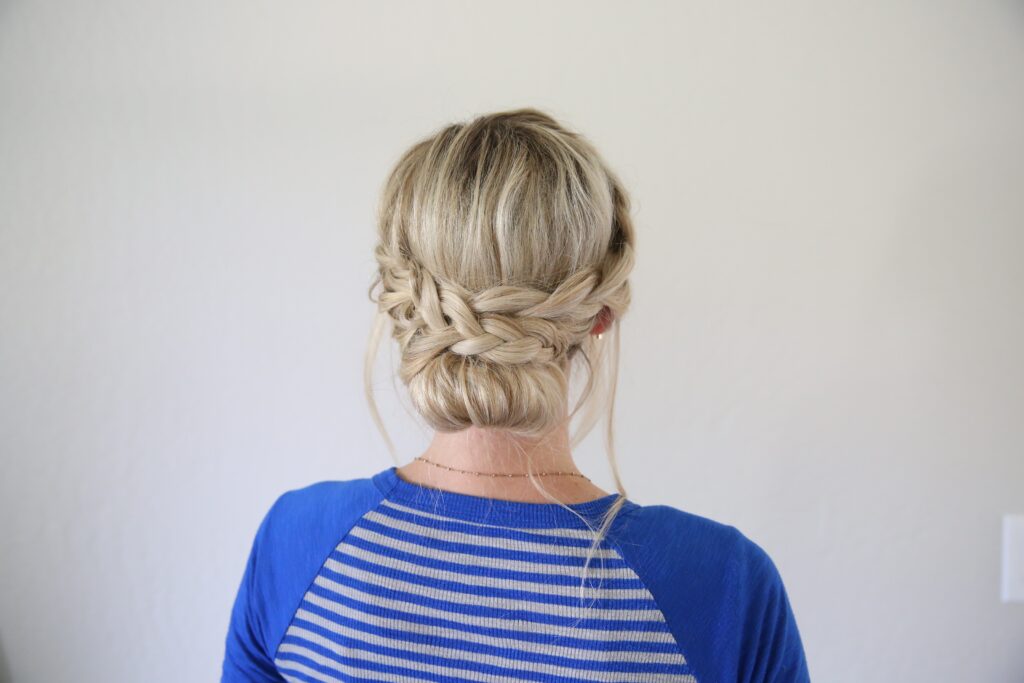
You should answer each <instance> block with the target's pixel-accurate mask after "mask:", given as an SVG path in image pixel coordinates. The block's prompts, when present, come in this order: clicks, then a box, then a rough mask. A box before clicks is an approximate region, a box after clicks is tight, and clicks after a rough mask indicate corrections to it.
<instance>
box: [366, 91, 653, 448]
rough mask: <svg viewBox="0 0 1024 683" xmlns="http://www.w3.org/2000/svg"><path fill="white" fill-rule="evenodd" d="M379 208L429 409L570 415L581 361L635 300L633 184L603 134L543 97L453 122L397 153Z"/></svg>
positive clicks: (416, 391)
mask: <svg viewBox="0 0 1024 683" xmlns="http://www.w3.org/2000/svg"><path fill="white" fill-rule="evenodd" d="M378 220H379V226H378V227H379V238H380V242H379V244H378V245H377V248H376V258H377V262H378V272H377V275H376V277H375V279H374V283H373V285H372V286H371V292H372V290H373V289H374V288H377V289H378V290H379V291H378V292H377V297H376V299H375V301H376V302H377V304H378V307H379V310H380V311H381V312H382V313H386V314H387V315H388V316H389V317H390V319H391V321H392V334H393V336H394V338H395V339H396V340H397V341H398V343H399V347H400V350H401V362H400V366H399V375H400V377H401V378H402V381H403V382H404V383H405V384H406V385H407V386H408V389H409V393H410V396H411V398H412V401H413V404H414V405H415V407H416V409H417V410H418V411H419V412H420V414H422V415H423V417H424V418H425V419H426V420H427V422H428V423H429V424H430V425H431V426H432V427H433V428H434V429H437V430H440V431H457V430H461V429H464V428H466V427H470V426H477V427H488V428H500V429H507V430H509V431H511V432H514V433H517V434H523V435H540V434H543V433H544V432H546V431H548V430H549V429H550V428H552V427H553V426H555V425H556V424H559V423H560V422H561V421H562V420H564V419H566V418H568V417H569V415H570V414H569V412H568V401H567V395H568V388H569V372H570V368H571V363H572V361H573V359H574V358H578V357H582V358H583V359H584V362H585V363H586V364H587V365H590V364H591V363H592V361H593V359H594V358H595V357H596V356H598V355H600V354H599V353H598V352H599V351H600V349H599V345H600V344H602V342H601V341H600V340H598V339H596V338H595V337H594V336H593V335H591V331H592V329H593V328H594V326H595V323H597V322H598V321H599V320H602V321H604V322H610V323H611V325H613V326H617V324H618V321H619V320H621V318H622V315H623V314H624V313H625V311H626V309H627V307H628V306H629V302H630V288H629V281H628V279H627V278H628V275H629V272H630V270H631V268H632V265H633V244H634V234H633V227H632V223H631V221H630V217H629V198H628V195H627V193H626V192H625V190H624V189H623V188H622V186H621V184H620V183H619V180H618V178H617V177H616V176H615V174H614V173H612V172H611V171H610V170H609V168H608V167H607V165H606V164H605V163H604V161H603V160H602V159H601V157H600V155H599V154H598V153H597V151H596V150H595V149H594V148H593V146H592V145H591V144H590V143H589V142H588V141H587V140H586V139H584V138H583V137H582V136H580V135H579V134H577V133H574V132H572V131H570V130H567V129H566V128H565V127H563V126H562V125H560V124H559V123H558V122H556V121H555V120H554V119H553V118H551V117H550V116H548V115H547V114H544V113H542V112H540V111H537V110H535V109H520V110H515V111H507V112H500V113H494V114H489V115H485V116H480V117H478V118H476V119H474V120H472V121H470V122H468V123H457V124H453V125H450V126H447V127H445V128H443V129H442V130H440V131H439V132H437V133H436V134H435V135H432V136H430V137H428V138H426V139H424V140H422V141H420V142H418V143H416V144H415V145H413V146H412V147H411V148H410V149H409V150H408V151H406V152H405V154H403V155H402V157H401V158H400V159H399V161H398V162H397V164H396V165H395V167H394V169H393V170H392V171H391V174H390V175H389V177H388V179H387V182H386V184H385V186H384V191H383V194H382V197H381V202H380V207H379V218H378ZM614 332H617V330H614ZM616 339H617V336H616ZM590 372H591V373H593V368H592V367H591V368H590ZM590 386H591V383H590V381H589V380H588V383H587V387H588V389H589V388H590ZM584 393H586V392H584ZM583 398H585V396H583V397H581V402H582V400H583Z"/></svg>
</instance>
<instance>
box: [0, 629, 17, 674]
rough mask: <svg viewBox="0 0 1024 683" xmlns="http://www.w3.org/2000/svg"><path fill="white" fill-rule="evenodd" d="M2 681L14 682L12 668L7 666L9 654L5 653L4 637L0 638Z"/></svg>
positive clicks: (0, 671)
mask: <svg viewBox="0 0 1024 683" xmlns="http://www.w3.org/2000/svg"><path fill="white" fill-rule="evenodd" d="M0 683H14V678H13V677H11V670H10V669H9V668H8V667H7V655H6V654H4V639H3V638H0Z"/></svg>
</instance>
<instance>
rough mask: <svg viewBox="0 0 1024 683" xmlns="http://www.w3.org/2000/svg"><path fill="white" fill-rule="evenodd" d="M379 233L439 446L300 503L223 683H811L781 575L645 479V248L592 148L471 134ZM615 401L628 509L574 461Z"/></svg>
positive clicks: (402, 337)
mask: <svg viewBox="0 0 1024 683" xmlns="http://www.w3.org/2000/svg"><path fill="white" fill-rule="evenodd" d="M379 231H380V243H379V245H378V246H377V248H376V258H377V262H378V265H379V271H378V275H377V277H376V278H375V280H374V283H373V286H372V287H371V299H373V300H374V301H375V302H376V303H377V305H378V308H379V313H380V315H379V316H378V321H383V322H384V323H390V325H391V329H392V333H393V336H394V338H395V339H396V340H397V342H398V346H399V348H400V350H401V363H400V369H399V373H400V376H401V378H402V380H403V382H404V383H405V385H406V386H407V387H408V390H409V394H410V396H411V399H412V402H413V404H414V405H415V407H416V409H417V410H418V412H419V413H420V414H421V415H422V416H423V418H424V419H425V420H426V421H427V422H428V423H429V424H430V426H431V427H433V428H434V430H436V434H435V436H434V438H433V441H432V443H431V444H430V446H429V447H428V448H427V449H426V451H425V452H424V453H423V454H421V455H420V456H418V457H417V458H415V459H414V460H412V461H411V462H409V463H408V464H405V465H403V466H401V467H390V468H388V469H385V470H383V471H380V472H378V473H377V474H375V475H373V476H371V477H366V478H361V479H352V480H348V481H327V482H321V483H318V484H314V485H311V486H309V487H306V488H303V489H299V490H295V491H290V492H288V493H285V494H284V495H282V496H281V497H280V498H279V499H278V500H277V502H276V503H275V504H274V505H273V507H272V508H271V509H270V511H269V512H268V513H267V515H266V517H265V518H264V520H263V523H262V524H261V526H260V528H259V531H258V532H257V534H256V538H255V542H254V544H253V548H252V552H251V554H250V557H249V563H248V565H247V567H246V570H245V573H244V577H243V580H242V584H241V586H240V588H239V591H238V595H237V598H236V601H235V605H234V609H233V612H232V615H231V622H230V628H229V632H228V636H227V647H226V653H225V657H224V665H223V678H222V681H282V680H284V681H403V682H404V681H621V682H630V683H632V682H645V681H671V682H680V683H682V682H687V683H725V682H726V681H743V682H754V681H757V682H761V681H764V682H768V681H771V682H774V683H781V682H783V681H785V682H789V681H808V672H807V665H806V661H805V657H804V652H803V648H802V645H801V640H800V635H799V632H798V630H797V626H796V623H795V621H794V618H793V614H792V610H791V608H790V604H789V601H788V599H787V596H786V591H785V589H784V587H783V584H782V580H781V579H780V577H779V574H778V571H777V570H776V568H775V565H774V564H773V563H772V561H771V559H770V558H769V557H768V555H767V554H766V553H765V552H764V551H763V550H762V549H761V548H760V547H759V546H757V545H756V544H755V543H753V542H752V541H750V540H749V539H747V538H746V537H745V536H744V535H743V534H742V533H740V532H739V531H737V530H736V529H735V528H733V527H731V526H726V525H723V524H719V523H716V522H714V521H711V520H709V519H705V518H702V517H699V516H696V515H693V514H689V513H687V512H684V511H681V510H678V509H676V508H673V507H669V506H664V505H641V504H639V503H636V502H634V501H632V500H630V499H628V498H627V497H626V495H625V491H624V489H623V487H622V484H621V482H620V481H619V478H618V475H617V472H616V468H615V459H614V451H613V450H612V447H611V446H612V438H611V437H612V432H611V425H612V404H613V399H614V389H615V373H616V367H615V366H616V364H617V357H618V323H619V321H620V320H621V319H622V316H623V314H624V313H625V311H626V309H627V307H628V305H629V302H630V289H629V281H628V276H629V273H630V270H631V268H632V265H633V249H634V233H633V226H632V223H631V220H630V216H629V199H628V195H627V193H626V191H625V190H624V189H623V187H622V185H621V184H620V182H619V180H618V178H617V177H616V175H615V174H614V173H613V172H612V171H611V170H610V169H609V168H608V167H607V165H606V164H605V162H604V161H603V160H602V158H601V157H600V155H599V154H598V153H597V151H596V150H595V149H594V148H593V147H592V145H591V144H590V143H589V142H587V141H586V140H585V139H584V138H583V137H582V136H580V135H578V134H576V133H574V132H571V131H569V130H567V129H566V128H565V127H563V126H561V125H559V124H558V123H557V122H556V121H555V120H553V119H552V118H551V117H550V116H548V115H546V114H544V113H542V112H539V111H537V110H534V109H521V110H516V111H509V112H501V113H496V114H491V115H487V116H481V117H478V118H476V119H475V120H473V121H471V122H469V123H465V124H455V125H451V126H448V127H446V128H444V129H443V130H441V131H439V132H438V133H437V134H436V135H433V136H431V137H429V138H427V139H424V140H422V141H421V142H419V143H417V144H416V145H414V146H413V147H412V148H410V149H409V150H408V151H407V152H406V153H405V154H404V155H403V156H402V158H401V159H400V160H399V162H398V164H397V165H396V167H395V168H394V169H393V171H392V173H391V175H390V177H389V179H388V182H387V184H386V186H385V188H384V192H383V197H382V201H381V204H380V212H379ZM374 290H377V295H376V298H374V296H373V292H374ZM380 331H381V327H380V325H378V326H377V328H376V331H375V333H374V335H373V341H372V342H371V353H369V354H368V357H367V371H368V372H367V378H366V380H367V384H366V386H367V390H368V394H369V395H370V401H371V403H370V404H371V407H372V408H373V411H372V412H373V415H374V419H375V420H376V421H377V423H378V425H380V418H379V416H378V414H377V411H376V408H375V407H374V404H373V400H372V394H371V393H370V392H369V387H370V375H369V369H370V368H372V367H373V362H374V357H375V355H376V354H375V352H373V351H372V349H375V348H376V346H377V340H378V339H379V338H380ZM602 370H603V371H604V374H602ZM570 377H572V378H582V379H580V383H582V384H583V386H582V389H581V391H580V392H579V397H578V399H577V400H576V401H575V402H573V403H574V407H573V409H572V410H569V406H570V401H569V395H570V393H572V392H571V391H570V389H571V386H570ZM598 389H604V391H598ZM598 396H604V398H605V400H604V402H603V405H604V406H605V407H606V409H607V429H608V432H607V444H608V447H609V459H610V461H611V464H612V472H613V474H614V475H615V483H616V486H617V489H618V492H617V493H609V492H607V491H604V490H603V489H601V488H600V487H598V486H596V485H595V484H593V483H592V482H591V481H590V479H589V478H587V477H586V476H584V475H583V473H582V472H580V471H579V469H578V468H577V467H576V465H575V464H574V462H573V456H572V453H571V449H570V447H571V445H573V444H575V443H577V442H578V440H579V438H581V437H582V433H583V432H585V431H586V428H587V427H589V426H591V425H592V424H593V423H594V419H595V417H594V416H595V414H596V408H600V407H601V405H602V403H601V401H599V400H597V397H598ZM584 406H586V407H588V408H589V410H586V411H584V412H583V413H580V414H581V415H583V416H584V417H583V418H582V420H581V425H582V426H581V430H580V432H578V433H577V435H576V438H575V440H571V439H570V437H569V421H570V419H572V418H574V417H575V416H576V414H577V413H578V412H579V411H580V409H581V407H584ZM385 440H387V436H386V433H385ZM388 445H389V447H390V446H391V444H390V441H388ZM392 451H393V449H392Z"/></svg>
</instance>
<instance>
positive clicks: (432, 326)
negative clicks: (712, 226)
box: [375, 244, 633, 381]
mask: <svg viewBox="0 0 1024 683" xmlns="http://www.w3.org/2000/svg"><path fill="white" fill-rule="evenodd" d="M623 247H624V248H623V249H621V250H620V251H618V252H609V258H608V259H606V260H605V262H604V263H603V264H602V267H601V268H584V269H582V270H580V271H578V272H576V273H574V274H573V275H571V276H570V277H568V278H566V279H565V280H564V281H562V282H561V283H560V284H559V285H558V287H556V288H555V290H554V291H552V292H545V291H542V290H538V289H533V288H529V287H518V286H509V285H499V286H495V287H491V288H488V289H486V290H483V291H480V292H475V293H474V292H470V291H469V290H467V289H466V288H465V287H463V286H461V285H459V284H457V283H454V282H451V281H448V280H445V279H443V278H440V277H438V276H436V275H433V274H431V273H430V272H429V271H427V270H426V269H425V268H423V267H422V266H420V265H419V264H418V263H417V262H416V261H414V260H411V259H408V258H405V257H403V256H401V255H400V254H398V253H396V252H395V251H392V250H389V249H387V248H386V247H385V246H384V245H378V246H377V248H376V252H375V253H376V257H377V261H378V266H379V272H378V279H377V282H378V283H379V284H380V285H381V292H380V294H379V297H378V299H377V300H376V301H377V304H378V308H379V310H380V311H381V312H384V313H387V314H388V315H389V316H390V317H391V318H392V320H393V321H394V325H393V336H394V337H395V339H397V340H398V342H399V344H400V346H401V348H402V351H403V357H404V358H405V361H406V362H404V363H403V366H402V369H401V374H402V377H403V379H404V380H405V381H409V380H410V379H411V378H412V377H414V376H416V375H417V374H419V373H420V372H421V371H422V370H423V369H424V368H425V367H426V366H427V365H428V364H430V363H431V362H432V361H433V360H434V359H436V358H437V357H438V356H439V355H441V354H443V353H451V354H455V355H457V356H464V357H473V358H477V359H480V360H482V361H487V362H490V363H494V364H500V365H523V364H527V363H554V362H557V361H559V360H560V359H562V358H564V357H566V356H567V355H568V354H569V353H570V352H571V351H572V350H573V349H574V348H575V347H577V346H578V345H579V343H580V342H581V341H582V339H584V338H585V337H586V335H587V334H588V333H589V331H590V329H591V328H592V326H593V323H594V320H595V319H596V317H597V315H598V313H600V311H601V308H602V307H603V306H605V305H608V304H609V303H611V304H617V305H614V306H610V308H613V309H615V308H620V307H622V308H624V306H623V301H622V300H623V299H625V300H626V301H625V303H628V291H629V284H628V281H627V280H626V277H627V276H628V273H629V271H630V269H631V267H632V259H633V257H632V249H631V248H630V247H629V245H628V244H625V245H623Z"/></svg>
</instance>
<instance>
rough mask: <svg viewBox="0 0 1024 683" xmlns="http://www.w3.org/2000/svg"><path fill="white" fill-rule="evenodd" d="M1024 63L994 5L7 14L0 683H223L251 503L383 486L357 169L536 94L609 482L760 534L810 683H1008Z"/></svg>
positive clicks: (140, 9) (1021, 629) (405, 452)
mask: <svg viewBox="0 0 1024 683" xmlns="http://www.w3.org/2000/svg"><path fill="white" fill-rule="evenodd" d="M1022 74H1024V9H1022V6H1021V5H1020V3H1015V2H1009V1H1005V2H990V1H981V2H979V1H977V0H963V1H962V2H951V1H945V0H939V1H933V2H924V1H920V2H892V1H881V0H879V1H877V2H849V3H847V2H832V3H821V2H812V1H810V0H807V1H806V2H796V1H786V2H780V3H761V2H747V3H737V2H719V3H696V2H691V3H678V2H645V3H630V4H629V5H628V6H627V5H626V4H625V3H619V2H522V1H520V2H515V3H511V2H400V3H399V2H374V3H370V2H366V3H351V2H347V3H346V2H289V3H283V2H282V3H266V2H240V1H239V2H213V3H210V2H194V1H188V2H180V1H179V2H163V3H156V2H137V1H133V2H128V1H125V2H87V3H77V2H64V3H60V2H38V3H33V2H24V1H15V0H9V1H8V2H4V3H3V4H2V5H0V452H2V458H3V460H2V469H0V647H2V652H3V655H2V658H0V680H8V681H10V680H13V681H17V682H18V683H55V682H64V681H68V682H72V681H74V682H80V681H149V682H153V683H171V682H175V683H177V682H180V681H210V680H215V679H216V678H217V676H218V675H219V666H220V659H221V656H222V653H223V637H224V634H225V632H226V627H227V619H228V613H229V609H230V605H231V602H232V600H233V599H234V594H235V591H236V589H237V584H238V581H239V579H240V578H241V572H242V569H243V565H244V562H245V557H246V554H247V552H248V549H249V544H250V543H251V540H252V534H253V533H254V532H255V529H256V525H257V524H258V522H259V520H260V518H261V516H262V515H263V513H264V512H265V511H266V509H267V507H268V506H269V505H270V503H271V502H272V501H273V500H274V498H276V497H277V495H279V494H280V493H281V492H283V491H285V490H287V489H290V488H294V487H298V486H303V485H305V484H308V483H311V482H314V481H318V480H321V479H349V478H355V477H362V476H367V475H369V474H372V473H374V472H377V471H379V470H381V469H383V468H385V467H387V466H389V465H391V464H392V461H391V460H390V459H389V456H388V455H387V453H386V450H385V449H384V447H383V445H382V441H381V439H380V438H379V436H378V435H377V434H376V432H375V431H374V428H373V426H372V423H371V421H370V419H369V415H368V411H367V408H366V405H365V403H364V400H363V396H362V385H361V362H362V355H363V351H364V348H365V340H366V333H367V330H368V325H369V321H370V318H371V314H372V305H371V304H370V302H369V300H368V298H367V296H366V288H367V286H368V284H369V281H370V277H371V274H372V268H373V261H372V255H371V249H372V245H373V239H374V236H373V232H374V226H373V218H374V216H373V213H374V208H375V202H376V199H377V193H378V192H379V189H380V185H381V183H382V182H383V179H384V175H385V173H386V172H387V170H388V168H389V167H390V165H391V164H392V163H393V162H394V161H395V159H396V158H397V156H398V155H399V154H400V153H401V152H402V151H403V150H404V149H405V148H406V147H407V146H408V145H409V144H411V143H412V142H413V141H414V140H416V139H418V138H419V137H421V136H422V135H425V134H427V133H429V132H431V131H432V130H434V129H436V128H437V127H439V126H441V125H443V124H445V123H447V122H449V121H453V120H463V119H466V118H469V117H471V116H473V115H475V114H478V113H483V112H488V111H494V110H498V109H505V108H511V107H519V106H536V107H540V108H542V109H545V110H546V111H548V112H550V113H551V114H553V115H555V116H556V117H558V118H560V119H562V120H564V121H566V122H567V123H568V124H570V125H571V126H573V127H575V128H578V129H579V130H581V131H582V132H583V133H585V134H586V135H588V136H589V137H590V138H591V139H592V140H593V141H594V143H595V144H596V145H597V146H598V148H599V149H601V150H602V151H603V153H604V154H605V156H606V157H607V159H608V160H609V163H610V164H611V165H612V166H613V167H614V168H616V169H617V170H618V171H619V173H620V174H621V175H622V177H623V180H624V181H625V183H626V184H627V186H628V187H629V189H630V191H631V192H632V193H633V197H634V201H635V212H634V216H635V219H636V221H637V229H638V244H637V248H638V262H637V269H636V271H635V276H634V279H633V281H634V300H635V304H634V307H633V308H632V309H631V311H630V312H629V313H628V315H627V316H626V318H624V320H623V325H624V327H623V358H622V370H621V385H620V392H619V401H618V404H617V418H618V419H617V423H616V424H617V429H618V447H619V453H620V460H621V464H622V470H623V476H624V479H625V482H626V486H627V491H628V493H629V494H630V496H631V497H632V498H633V499H634V500H636V501H638V502H640V503H646V504H653V503H666V504H671V505H675V506H677V507H681V508H683V509H686V510H689V511H691V512H696V513H698V514H703V515H706V516H711V517H713V518H715V519H718V520H720V521H724V522H728V523H731V524H735V525H737V526H738V527H740V528H741V529H742V530H743V531H744V532H746V533H747V534H748V535H749V536H750V537H752V538H753V539H755V540H756V541H757V542H759V543H760V544H761V545H762V546H764V547H765V548H766V549H767V550H768V552H769V553H770V554H771V555H772V557H773V558H774V559H775V561H776V563H777V565H778V566H779V568H780V570H781V572H782V575H783V578H784V580H785V582H786V585H787V587H788V589H789V592H790V597H791V600H792V603H793V607H794V610H795V613H796V615H797V619H798V623H799V626H800V629H801V632H802V635H803V638H804V643H805V646H806V650H807V654H808V659H809V663H810V669H811V674H812V677H813V679H814V680H815V681H819V682H824V681H830V682H832V683H855V682H856V683H860V682H862V681H901V682H916V681H921V682H925V681H929V682H930V681H937V680H971V681H986V682H987V683H1019V682H1020V681H1021V680H1024V605H1021V604H1013V605H1007V604H1001V603H1000V600H999V583H1000V582H999V567H1000V556H999V539H1000V521H1001V516H1002V515H1003V514H1004V513H1013V512H1016V513H1020V512H1024V419H1022V418H1024V415H1022V413H1024V361H1022V358H1021V351H1022V349H1024V267H1022V257H1024V192H1022V190H1024V77H1022ZM388 355H389V354H387V353H385V354H384V357H383V359H382V363H381V371H380V372H379V373H378V379H377V387H378V395H379V396H380V400H381V401H382V403H383V406H384V413H385V419H386V421H387V423H388V426H389V429H390V431H391V434H392V435H393V436H394V437H395V438H396V440H397V442H398V445H399V449H400V452H401V453H402V458H401V461H402V462H404V461H406V460H408V459H409V458H411V457H413V456H414V455H416V454H417V453H418V452H419V449H421V448H422V447H424V446H425V444H426V441H427V437H428V433H427V432H425V431H424V430H423V429H422V428H420V427H418V426H417V423H416V422H415V421H414V420H413V419H412V418H411V417H410V416H409V415H407V413H406V412H405V408H403V404H402V403H400V402H398V401H396V399H395V397H396V394H395V392H394V389H393V387H392V380H391V379H390V377H389V375H388V372H387V368H386V367H385V365H386V361H387V360H388ZM399 396H400V394H399ZM580 461H581V466H582V467H583V468H584V470H585V471H587V472H589V473H591V474H592V476H593V477H594V478H595V480H596V481H597V482H598V483H599V484H600V485H602V486H604V487H605V488H610V487H611V482H610V477H609V475H608V470H607V468H606V467H605V465H604V461H603V455H602V451H601V441H600V438H599V436H598V433H597V432H595V434H594V435H593V436H592V438H590V439H588V441H587V442H586V443H585V446H584V448H582V449H581V450H580ZM702 683H705V682H702ZM707 683H715V682H707ZM722 683H724V682H722Z"/></svg>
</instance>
